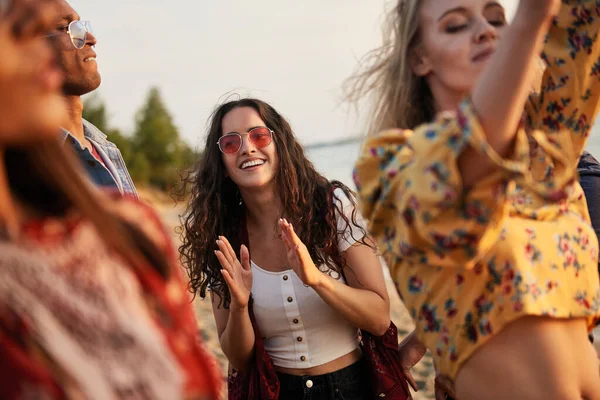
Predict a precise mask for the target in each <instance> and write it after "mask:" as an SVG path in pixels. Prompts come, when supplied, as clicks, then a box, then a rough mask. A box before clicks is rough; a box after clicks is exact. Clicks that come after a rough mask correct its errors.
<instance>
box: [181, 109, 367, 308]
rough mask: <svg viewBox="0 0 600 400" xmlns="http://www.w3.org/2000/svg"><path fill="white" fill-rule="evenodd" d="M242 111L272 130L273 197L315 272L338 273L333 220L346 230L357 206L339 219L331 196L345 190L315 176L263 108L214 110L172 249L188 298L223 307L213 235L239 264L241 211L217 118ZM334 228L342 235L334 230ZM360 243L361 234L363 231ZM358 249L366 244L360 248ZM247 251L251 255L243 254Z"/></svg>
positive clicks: (282, 126)
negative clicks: (215, 300)
mask: <svg viewBox="0 0 600 400" xmlns="http://www.w3.org/2000/svg"><path fill="white" fill-rule="evenodd" d="M242 107H249V108H252V109H254V110H255V111H256V112H257V113H258V115H259V116H260V118H261V119H262V120H263V121H264V123H265V124H266V126H267V127H268V128H270V129H272V130H273V131H274V132H275V133H274V135H273V143H274V145H275V148H276V150H277V155H278V158H279V170H278V171H277V176H276V185H277V193H279V194H280V196H281V202H282V204H283V214H282V217H283V216H285V217H286V218H288V219H289V220H290V222H292V223H293V225H294V229H295V231H296V233H297V234H298V236H299V237H300V239H301V240H302V242H303V243H304V244H305V245H306V247H307V248H308V250H309V252H310V255H311V257H312V259H313V261H314V262H315V265H326V266H328V267H329V268H330V269H331V270H333V271H335V272H338V273H339V272H341V271H342V269H343V268H344V266H345V261H344V259H343V256H342V254H341V253H340V251H339V249H338V233H339V232H338V224H337V219H336V214H338V213H339V215H341V217H342V218H343V220H344V222H345V224H342V225H345V226H344V227H343V230H346V229H347V228H348V227H349V224H351V223H352V224H354V225H356V226H357V227H360V226H359V225H358V223H357V220H356V215H357V211H356V205H355V208H354V211H353V212H352V215H351V218H350V219H351V221H350V220H349V219H348V218H347V217H345V216H344V214H343V210H341V208H340V207H339V206H340V205H339V202H335V205H334V199H333V191H334V190H335V189H336V188H340V189H341V190H343V191H344V193H345V194H346V196H348V197H349V198H350V199H351V200H352V201H354V200H353V196H352V194H351V192H350V190H349V189H348V188H347V187H346V186H345V185H344V184H342V183H341V182H338V181H332V182H329V181H328V180H327V179H325V178H324V177H323V176H322V175H320V174H319V173H318V172H317V171H316V170H315V167H314V166H313V164H312V163H311V162H310V161H309V160H308V158H307V157H306V155H305V154H304V149H303V148H302V146H301V145H300V143H299V142H298V140H297V139H296V136H295V135H294V133H293V131H292V128H291V127H290V125H289V123H288V122H287V121H286V120H285V118H283V116H282V115H281V114H279V113H278V112H277V111H276V110H275V109H274V108H273V107H271V106H270V105H269V104H267V103H265V102H263V101H261V100H257V99H252V98H246V99H241V100H235V101H229V102H227V103H224V104H222V105H220V106H219V107H217V109H216V110H215V111H214V113H213V114H212V116H211V118H210V123H209V128H208V135H207V137H206V145H205V149H204V154H203V156H202V158H201V159H200V160H199V161H198V163H197V164H196V165H195V166H194V167H193V168H192V169H191V170H190V172H189V174H188V175H187V176H186V177H185V178H184V185H183V188H182V191H181V193H186V191H187V188H188V187H191V189H190V191H191V197H190V198H189V203H188V207H187V210H186V212H185V214H184V215H183V216H182V221H181V222H182V227H181V228H180V230H179V232H180V234H181V239H182V242H183V244H182V245H181V247H180V248H179V251H180V253H181V260H182V262H183V264H184V266H185V267H186V269H187V271H188V274H189V276H190V281H191V291H192V292H193V293H197V294H199V295H200V297H202V298H204V297H206V290H207V288H209V287H210V290H211V291H213V292H214V293H215V294H217V295H218V296H219V297H220V299H221V301H222V302H224V306H225V307H229V303H230V300H231V296H230V293H229V290H228V288H227V285H226V284H225V281H224V280H223V277H222V275H221V272H220V270H221V268H222V267H221V265H220V264H219V261H218V260H217V257H216V256H215V254H214V251H215V250H217V246H216V244H215V241H216V240H217V237H218V235H223V236H225V237H226V238H227V239H228V240H229V241H230V242H231V244H232V246H233V248H234V250H235V251H236V253H237V254H238V257H239V249H240V246H241V244H242V241H243V233H244V230H245V227H244V226H243V220H244V215H245V208H244V205H243V203H242V197H241V195H240V192H239V190H238V188H237V186H236V184H235V183H234V182H233V181H232V180H231V179H230V178H229V177H228V176H227V174H226V170H225V165H224V163H223V159H222V155H221V152H220V151H219V148H218V147H217V141H218V140H219V138H220V137H221V136H222V134H223V129H222V122H223V118H224V117H225V116H226V115H227V113H229V112H230V111H232V110H234V109H237V108H242ZM340 228H342V227H341V226H340ZM361 231H362V234H363V235H365V234H366V233H365V231H364V230H362V228H361ZM360 242H362V243H364V244H367V243H365V241H364V240H360ZM250 250H251V251H252V249H250Z"/></svg>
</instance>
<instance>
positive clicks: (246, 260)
mask: <svg viewBox="0 0 600 400" xmlns="http://www.w3.org/2000/svg"><path fill="white" fill-rule="evenodd" d="M240 258H241V262H242V268H244V269H245V270H246V271H250V269H251V267H250V252H249V251H248V248H247V247H246V246H245V245H242V247H240Z"/></svg>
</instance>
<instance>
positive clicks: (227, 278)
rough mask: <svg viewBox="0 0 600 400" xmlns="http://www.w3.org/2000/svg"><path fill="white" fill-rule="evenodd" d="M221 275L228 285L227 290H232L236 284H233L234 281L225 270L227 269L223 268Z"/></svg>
mask: <svg viewBox="0 0 600 400" xmlns="http://www.w3.org/2000/svg"><path fill="white" fill-rule="evenodd" d="M221 275H223V279H225V283H226V284H227V286H228V287H229V291H230V292H233V291H234V290H235V287H236V286H235V281H234V280H233V278H232V277H231V275H230V274H229V272H227V270H225V269H222V270H221Z"/></svg>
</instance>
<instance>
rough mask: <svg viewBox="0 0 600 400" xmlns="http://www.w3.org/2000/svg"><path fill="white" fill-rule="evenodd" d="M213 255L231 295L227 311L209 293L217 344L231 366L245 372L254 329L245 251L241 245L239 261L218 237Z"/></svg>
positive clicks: (246, 251)
mask: <svg viewBox="0 0 600 400" xmlns="http://www.w3.org/2000/svg"><path fill="white" fill-rule="evenodd" d="M217 243H218V245H219V249H220V250H218V251H217V252H216V254H217V258H218V259H219V262H220V263H221V266H223V270H222V271H221V273H222V274H223V278H224V279H225V282H226V284H227V286H228V287H229V290H230V292H231V304H230V307H229V309H226V308H224V307H223V306H222V305H220V303H221V299H220V297H219V296H218V295H217V294H214V293H212V292H211V300H212V305H213V313H214V316H215V322H216V324H217V331H218V334H219V342H220V344H221V348H222V349H223V353H224V354H225V356H226V357H227V359H228V360H229V362H230V364H231V366H232V367H233V368H234V369H237V370H244V369H245V368H246V366H247V365H248V362H249V361H250V359H251V358H252V355H253V354H254V341H255V337H254V329H253V328H252V322H251V320H250V314H249V308H248V307H249V300H250V292H251V290H252V272H251V268H250V255H249V254H248V249H246V247H244V246H242V249H241V250H240V258H241V262H240V261H238V259H237V256H236V255H235V252H234V251H233V249H232V248H231V245H230V244H229V241H228V240H227V239H226V238H224V237H221V238H219V241H218V242H217Z"/></svg>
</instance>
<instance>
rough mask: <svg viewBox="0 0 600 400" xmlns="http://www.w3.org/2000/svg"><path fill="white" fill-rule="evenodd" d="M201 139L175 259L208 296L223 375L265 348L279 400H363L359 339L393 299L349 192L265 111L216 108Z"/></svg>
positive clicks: (245, 104)
mask: <svg viewBox="0 0 600 400" xmlns="http://www.w3.org/2000/svg"><path fill="white" fill-rule="evenodd" d="M209 129H210V130H209V133H208V137H207V141H206V147H205V154H204V158H203V160H201V161H200V163H199V164H198V166H197V167H196V169H195V170H194V171H193V175H191V177H190V179H188V181H189V183H191V184H192V198H191V200H190V203H189V206H188V210H187V212H186V214H185V217H184V227H183V229H184V232H183V245H182V246H181V248H180V251H181V253H182V257H183V260H184V264H185V265H186V266H187V267H188V269H189V273H190V277H191V281H192V288H193V290H194V291H195V292H197V293H199V294H200V296H201V297H202V298H204V297H205V296H206V291H207V289H208V290H210V292H211V299H212V302H213V310H214V316H215V320H216V323H217V328H218V334H219V339H220V343H221V346H222V348H223V352H224V353H225V355H226V356H227V358H228V360H229V362H230V364H231V366H232V367H233V368H234V369H235V370H242V371H244V370H245V371H248V369H251V368H252V366H251V365H250V363H251V359H252V356H253V354H254V351H255V349H256V347H255V344H256V339H259V340H264V346H265V349H266V352H267V353H268V355H269V357H270V359H271V360H272V363H273V364H274V368H275V370H276V371H277V377H278V380H279V382H280V384H281V391H280V394H279V397H280V398H281V399H291V400H293V399H302V398H305V397H304V396H305V395H310V396H312V397H310V398H312V399H330V398H331V399H342V398H344V399H346V400H350V399H365V398H367V394H366V393H367V390H368V382H367V379H368V378H367V373H366V371H365V366H364V363H363V362H362V355H361V351H360V349H359V342H358V337H357V336H358V329H362V330H364V331H368V332H371V333H373V334H375V335H382V334H384V333H385V332H386V330H387V329H388V327H389V326H390V317H389V315H390V312H389V298H388V294H387V291H386V286H385V281H384V277H383V271H382V268H381V264H380V262H379V260H378V258H377V254H376V252H375V251H374V246H373V244H372V242H371V241H370V239H369V238H368V237H367V236H366V233H365V229H364V227H363V221H362V217H361V216H360V213H359V212H358V210H357V208H356V205H355V202H354V198H353V196H352V194H351V193H350V190H349V189H348V188H347V187H346V186H345V185H343V184H342V183H341V182H337V181H333V182H329V181H328V180H327V179H325V178H324V177H323V176H321V175H320V174H319V173H318V172H317V171H316V170H315V168H314V166H313V165H312V163H311V162H310V161H309V160H308V159H307V158H306V156H305V154H304V151H303V149H302V146H301V145H300V144H299V143H298V141H297V139H296V137H295V136H294V134H293V132H292V129H291V127H290V125H289V124H288V123H287V121H286V120H285V119H284V118H283V117H282V116H281V115H280V114H279V113H278V112H277V111H276V110H275V109H273V107H271V106H270V105H268V104H266V103H264V102H263V101H260V100H256V99H242V100H237V101H231V102H228V103H225V104H223V105H221V106H220V107H218V108H217V110H216V111H215V113H214V114H213V116H212V121H211V124H210V128H209ZM215 242H216V243H215ZM238 251H239V252H238ZM250 251H251V254H252V257H250ZM251 299H252V301H251ZM252 318H255V321H256V325H257V327H258V329H259V331H260V332H261V334H262V335H261V336H262V337H260V338H256V337H255V332H254V330H253V322H252ZM257 357H261V355H259V354H257ZM230 383H231V380H230ZM230 390H231V388H230ZM230 396H233V395H232V394H231V392H230Z"/></svg>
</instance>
